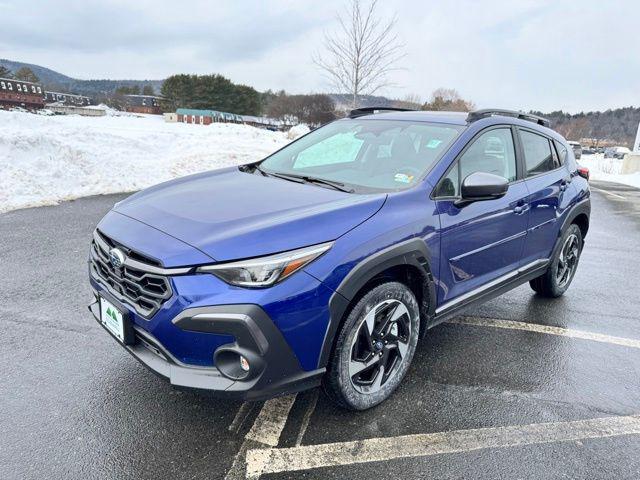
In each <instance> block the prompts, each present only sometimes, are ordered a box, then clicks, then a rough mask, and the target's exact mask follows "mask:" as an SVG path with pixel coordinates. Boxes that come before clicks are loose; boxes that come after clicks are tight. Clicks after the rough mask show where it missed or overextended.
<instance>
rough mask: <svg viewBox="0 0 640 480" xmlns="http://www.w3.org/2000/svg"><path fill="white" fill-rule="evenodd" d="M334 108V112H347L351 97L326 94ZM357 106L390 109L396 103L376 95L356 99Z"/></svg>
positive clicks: (345, 94)
mask: <svg viewBox="0 0 640 480" xmlns="http://www.w3.org/2000/svg"><path fill="white" fill-rule="evenodd" d="M327 95H328V96H329V97H330V98H331V100H333V103H334V104H335V106H336V110H338V111H341V112H347V111H349V110H351V109H352V106H351V105H352V98H353V97H352V96H351V95H349V94H347V93H328V94H327ZM358 100H359V101H358V105H359V106H360V107H361V108H364V107H392V106H394V104H395V103H396V101H395V100H391V99H389V98H387V97H383V96H377V95H360V96H359V97H358Z"/></svg>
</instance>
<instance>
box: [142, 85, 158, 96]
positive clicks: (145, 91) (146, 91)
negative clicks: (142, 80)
mask: <svg viewBox="0 0 640 480" xmlns="http://www.w3.org/2000/svg"><path fill="white" fill-rule="evenodd" d="M155 94H156V92H155V90H154V89H153V85H145V86H144V87H142V95H155Z"/></svg>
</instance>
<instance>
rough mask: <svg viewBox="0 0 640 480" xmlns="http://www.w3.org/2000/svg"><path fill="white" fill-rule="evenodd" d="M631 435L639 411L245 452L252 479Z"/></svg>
mask: <svg viewBox="0 0 640 480" xmlns="http://www.w3.org/2000/svg"><path fill="white" fill-rule="evenodd" d="M632 434H640V415H630V416H621V417H606V418H596V419H592V420H578V421H573V422H554V423H537V424H531V425H516V426H508V427H493V428H480V429H473V430H455V431H451V432H442V433H429V434H418V435H403V436H400V437H390V438H372V439H367V440H359V441H353V442H339V443H328V444H321V445H305V446H298V447H291V448H281V449H269V450H249V451H248V452H247V475H248V476H250V477H252V478H255V477H258V476H260V475H262V474H267V473H277V472H293V471H300V470H309V469H313V468H322V467H335V466H340V465H353V464H358V463H369V462H380V461H388V460H395V459H398V458H415V457H425V456H431V455H441V454H445V453H463V452H470V451H474V450H481V449H487V448H508V447H517V446H521V445H534V444H544V443H555V442H567V441H577V440H584V439H589V438H606V437H617V436H622V435H632Z"/></svg>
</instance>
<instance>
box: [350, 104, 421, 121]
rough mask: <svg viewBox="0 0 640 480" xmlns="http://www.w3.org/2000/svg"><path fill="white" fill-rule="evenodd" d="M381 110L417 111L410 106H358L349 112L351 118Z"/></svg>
mask: <svg viewBox="0 0 640 480" xmlns="http://www.w3.org/2000/svg"><path fill="white" fill-rule="evenodd" d="M379 112H415V110H411V109H410V108H396V107H362V108H356V109H355V110H351V112H349V118H356V117H361V116H363V115H370V114H372V113H379Z"/></svg>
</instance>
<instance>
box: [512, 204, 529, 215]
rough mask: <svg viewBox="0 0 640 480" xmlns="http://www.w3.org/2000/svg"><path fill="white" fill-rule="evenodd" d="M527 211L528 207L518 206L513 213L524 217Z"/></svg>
mask: <svg viewBox="0 0 640 480" xmlns="http://www.w3.org/2000/svg"><path fill="white" fill-rule="evenodd" d="M526 211H527V206H526V205H518V206H516V207H514V208H513V212H514V213H515V214H516V215H522V214H523V213H524V212H526Z"/></svg>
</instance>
